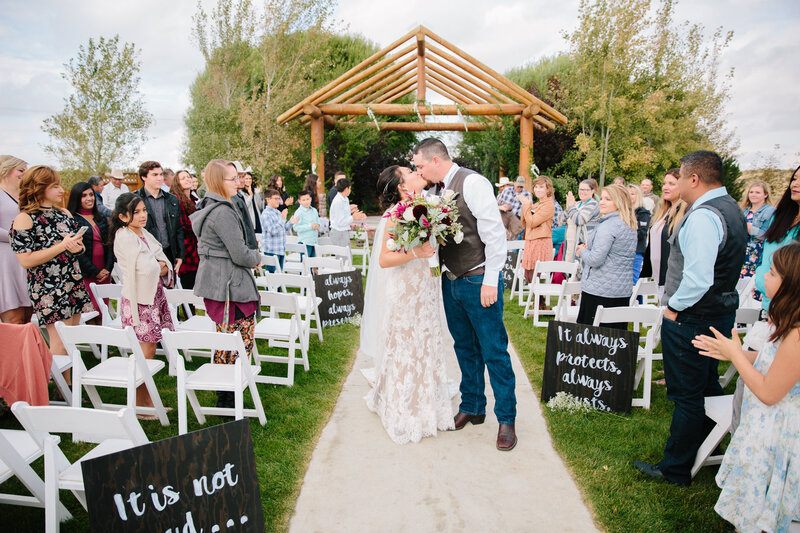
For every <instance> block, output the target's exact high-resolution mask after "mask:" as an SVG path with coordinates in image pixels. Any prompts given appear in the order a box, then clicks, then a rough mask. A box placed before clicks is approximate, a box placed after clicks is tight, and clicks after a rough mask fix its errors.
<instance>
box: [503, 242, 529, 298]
mask: <svg viewBox="0 0 800 533" xmlns="http://www.w3.org/2000/svg"><path fill="white" fill-rule="evenodd" d="M524 249H525V241H506V250H507V251H509V252H513V251H514V250H517V251H518V252H519V253H518V254H517V260H516V262H515V263H514V279H513V281H512V282H511V294H510V295H509V297H508V300H509V301H511V300H513V299H514V297H515V296H516V297H517V298H519V305H525V303H524V302H523V295H524V293H525V287H526V285H527V283H525V271H524V270H522V266H521V265H522V254H523V251H524Z"/></svg>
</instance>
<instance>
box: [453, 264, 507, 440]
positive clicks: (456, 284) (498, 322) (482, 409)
mask: <svg viewBox="0 0 800 533" xmlns="http://www.w3.org/2000/svg"><path fill="white" fill-rule="evenodd" d="M482 283H483V274H480V275H477V276H468V277H465V278H458V279H455V280H451V279H449V278H448V277H447V276H442V300H443V302H444V309H445V315H446V316H447V327H448V329H450V333H451V334H452V335H453V339H454V340H455V349H456V357H457V358H458V366H460V367H461V387H460V389H461V405H460V406H459V409H458V410H459V411H460V412H462V413H465V414H468V415H482V414H485V413H486V394H485V390H486V383H485V380H484V371H485V369H486V368H488V369H489V381H490V382H491V384H492V390H493V391H494V399H495V404H494V414H495V415H496V416H497V421H498V422H499V423H500V424H513V423H514V419H515V418H516V416H517V398H516V396H515V394H514V387H515V385H516V380H515V378H514V370H513V369H512V368H511V358H510V357H509V355H508V334H506V327H505V325H504V324H503V279H502V274H501V277H500V281H499V282H498V286H497V301H496V302H495V303H494V304H492V305H491V306H489V307H483V306H482V305H481V284H482Z"/></svg>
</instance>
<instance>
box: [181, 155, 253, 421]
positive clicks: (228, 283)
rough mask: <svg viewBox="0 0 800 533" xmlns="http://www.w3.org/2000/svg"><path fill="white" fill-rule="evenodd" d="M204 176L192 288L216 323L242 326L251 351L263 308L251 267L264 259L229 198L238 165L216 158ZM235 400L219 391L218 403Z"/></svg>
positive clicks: (195, 222)
mask: <svg viewBox="0 0 800 533" xmlns="http://www.w3.org/2000/svg"><path fill="white" fill-rule="evenodd" d="M203 175H204V180H205V184H206V187H207V188H208V192H207V193H206V195H205V196H203V199H202V200H200V203H199V204H198V206H197V211H195V212H194V213H193V214H192V215H191V216H190V217H189V219H190V220H191V221H192V230H193V231H194V234H195V235H197V252H198V255H199V256H200V264H199V266H198V268H197V277H196V279H195V285H194V293H195V294H196V295H197V296H200V297H201V298H203V300H204V302H205V307H206V315H207V316H208V317H209V318H211V320H213V321H214V322H215V323H216V325H217V331H221V332H224V333H233V332H236V331H238V332H239V333H240V334H241V335H242V340H243V341H244V345H245V348H246V349H247V352H248V354H252V352H253V344H254V342H255V341H254V338H255V328H256V316H257V315H258V314H259V313H260V304H259V296H258V288H257V287H256V280H255V278H254V277H253V268H255V267H257V266H259V264H260V263H261V255H260V252H259V251H258V250H257V249H256V250H253V249H251V248H248V247H247V243H246V241H245V238H246V237H245V223H244V220H243V219H242V216H241V215H240V213H239V210H238V209H237V208H236V206H235V205H234V204H233V203H232V202H231V198H232V197H233V196H234V195H235V194H236V192H237V190H238V181H237V173H236V167H235V166H234V164H233V163H231V162H230V161H225V160H222V159H212V160H211V161H209V163H208V165H206V168H205V170H204V171H203ZM237 357H238V355H237V354H236V352H229V351H215V352H214V362H215V363H217V364H230V365H232V364H234V363H235V362H236V358H237ZM233 402H234V398H233V393H232V392H228V391H218V392H217V406H218V407H233Z"/></svg>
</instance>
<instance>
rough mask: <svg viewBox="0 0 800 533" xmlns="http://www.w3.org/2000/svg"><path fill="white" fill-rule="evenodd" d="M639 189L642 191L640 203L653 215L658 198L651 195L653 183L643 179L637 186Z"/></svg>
mask: <svg viewBox="0 0 800 533" xmlns="http://www.w3.org/2000/svg"><path fill="white" fill-rule="evenodd" d="M639 188H640V189H641V190H642V203H643V204H644V206H645V207H646V208H647V210H648V211H650V213H651V214H652V213H654V212H655V210H656V206H657V205H658V196H656V195H655V194H654V193H653V181H652V180H650V179H648V178H645V179H643V180H642V182H641V183H640V184H639Z"/></svg>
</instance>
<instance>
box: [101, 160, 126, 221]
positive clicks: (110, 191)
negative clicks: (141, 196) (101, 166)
mask: <svg viewBox="0 0 800 533" xmlns="http://www.w3.org/2000/svg"><path fill="white" fill-rule="evenodd" d="M106 177H108V183H107V184H106V186H105V187H104V188H103V205H104V206H105V207H106V209H108V210H109V211H111V210H113V209H114V205H115V204H116V203H117V198H119V195H120V194H122V193H124V192H129V191H128V186H127V185H125V184H124V183H122V181H123V180H124V179H125V175H124V174H123V173H122V171H121V170H120V169H118V168H115V169H113V170H112V171H111V172H108V173H106Z"/></svg>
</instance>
